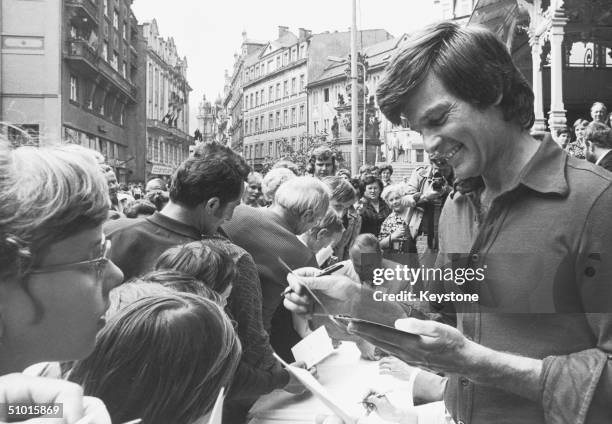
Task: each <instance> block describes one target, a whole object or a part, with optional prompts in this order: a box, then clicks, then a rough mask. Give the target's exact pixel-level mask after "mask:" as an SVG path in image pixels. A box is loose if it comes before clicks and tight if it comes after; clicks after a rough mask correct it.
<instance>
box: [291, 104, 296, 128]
mask: <svg viewBox="0 0 612 424" xmlns="http://www.w3.org/2000/svg"><path fill="white" fill-rule="evenodd" d="M295 124H297V115H296V110H295V108H294V107H293V108H291V125H295Z"/></svg>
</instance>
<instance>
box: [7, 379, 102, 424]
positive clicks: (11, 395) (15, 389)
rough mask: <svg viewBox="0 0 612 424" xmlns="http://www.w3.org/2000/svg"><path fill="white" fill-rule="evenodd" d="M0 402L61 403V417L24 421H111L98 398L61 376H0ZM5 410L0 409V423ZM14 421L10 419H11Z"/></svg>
mask: <svg viewBox="0 0 612 424" xmlns="http://www.w3.org/2000/svg"><path fill="white" fill-rule="evenodd" d="M0 403H3V404H10V403H13V404H16V403H19V404H22V405H24V404H25V405H32V406H35V405H39V404H43V403H55V404H62V408H63V410H62V415H63V417H62V418H51V417H49V418H47V417H41V418H33V419H30V420H26V421H22V422H24V423H28V424H39V423H40V424H43V423H44V424H111V420H110V416H109V415H108V411H107V410H106V407H105V406H104V403H102V401H101V400H99V399H97V398H92V397H87V396H83V389H82V388H81V386H79V385H77V384H74V383H70V382H68V381H63V380H54V379H50V378H42V377H31V376H26V375H23V374H8V375H5V376H2V377H0ZM7 413H8V410H6V409H4V408H2V409H0V423H4V422H6V421H7V420H8V416H7ZM13 422H14V421H13Z"/></svg>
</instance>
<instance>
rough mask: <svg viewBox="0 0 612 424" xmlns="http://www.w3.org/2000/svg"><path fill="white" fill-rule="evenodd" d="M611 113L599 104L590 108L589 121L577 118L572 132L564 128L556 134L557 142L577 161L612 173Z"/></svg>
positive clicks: (603, 105) (596, 103) (594, 104)
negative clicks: (611, 152) (611, 154)
mask: <svg viewBox="0 0 612 424" xmlns="http://www.w3.org/2000/svg"><path fill="white" fill-rule="evenodd" d="M611 127H612V113H610V114H608V108H607V107H606V105H605V104H603V103H601V102H595V103H593V105H592V106H591V121H587V120H586V119H582V118H579V119H577V120H576V121H575V122H574V125H573V126H572V130H573V131H572V132H570V130H568V129H567V128H564V129H562V130H560V131H558V132H557V142H558V143H559V144H560V145H561V146H562V147H563V148H564V149H565V150H567V152H568V153H569V154H570V155H572V156H575V157H577V158H579V159H586V160H588V161H590V162H593V163H596V164H598V165H600V166H602V167H603V168H605V169H607V170H608V171H612V157H608V156H610V155H608V153H609V152H610V151H611V150H612V128H611Z"/></svg>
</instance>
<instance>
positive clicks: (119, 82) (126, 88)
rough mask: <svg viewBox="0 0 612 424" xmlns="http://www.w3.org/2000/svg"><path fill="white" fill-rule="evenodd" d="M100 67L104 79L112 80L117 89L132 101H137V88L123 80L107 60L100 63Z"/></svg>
mask: <svg viewBox="0 0 612 424" xmlns="http://www.w3.org/2000/svg"><path fill="white" fill-rule="evenodd" d="M98 67H99V69H100V72H101V73H102V75H104V77H106V78H107V79H108V80H110V81H111V82H112V83H113V84H114V85H115V86H116V87H117V88H119V89H120V90H121V91H122V92H123V93H124V94H125V95H127V96H128V97H129V98H130V99H131V100H132V101H134V102H135V101H136V86H135V85H134V84H132V83H131V82H129V81H128V80H126V79H125V78H123V76H122V75H121V74H120V73H119V71H116V70H115V69H113V67H112V66H111V65H110V64H109V63H108V62H106V61H105V60H99V61H98Z"/></svg>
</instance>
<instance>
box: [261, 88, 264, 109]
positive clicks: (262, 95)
mask: <svg viewBox="0 0 612 424" xmlns="http://www.w3.org/2000/svg"><path fill="white" fill-rule="evenodd" d="M261 104H262V105H263V104H264V89H263V88H262V89H261Z"/></svg>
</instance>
